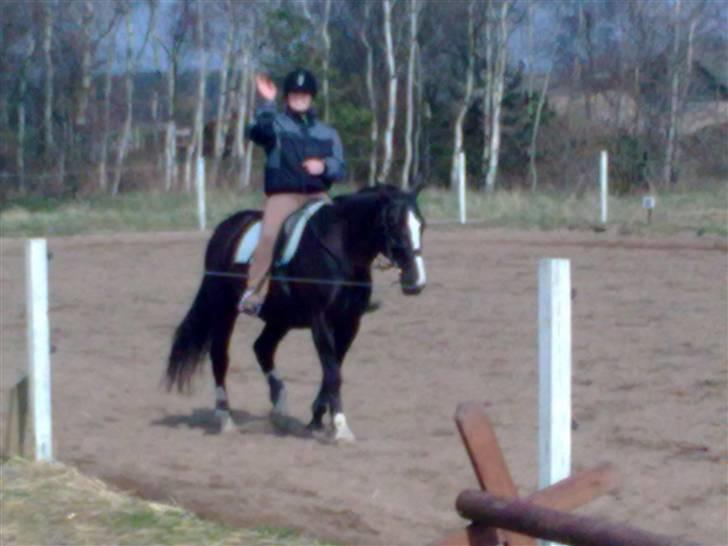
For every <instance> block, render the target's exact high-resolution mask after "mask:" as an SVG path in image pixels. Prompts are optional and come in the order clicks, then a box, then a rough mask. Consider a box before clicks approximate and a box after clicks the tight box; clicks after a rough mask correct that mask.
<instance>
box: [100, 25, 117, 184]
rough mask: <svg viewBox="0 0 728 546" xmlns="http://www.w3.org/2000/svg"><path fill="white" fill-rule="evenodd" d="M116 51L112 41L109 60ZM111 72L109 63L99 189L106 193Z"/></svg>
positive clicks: (107, 67) (106, 80) (106, 78)
mask: <svg viewBox="0 0 728 546" xmlns="http://www.w3.org/2000/svg"><path fill="white" fill-rule="evenodd" d="M115 51H116V40H114V39H112V40H111V43H110V45H109V52H108V57H107V58H108V59H111V58H112V56H113V54H114V52H115ZM111 71H112V66H111V62H109V63H108V64H107V66H106V73H105V74H104V98H103V101H104V113H103V131H104V132H103V135H102V136H101V151H100V157H99V189H100V190H101V191H103V192H106V188H107V187H108V185H109V183H108V169H107V168H106V162H107V159H108V155H109V132H110V131H111Z"/></svg>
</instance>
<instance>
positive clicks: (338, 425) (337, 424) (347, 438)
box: [334, 413, 356, 443]
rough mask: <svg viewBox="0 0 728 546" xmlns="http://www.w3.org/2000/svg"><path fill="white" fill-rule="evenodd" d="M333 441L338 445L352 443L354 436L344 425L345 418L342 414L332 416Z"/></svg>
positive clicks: (354, 439) (345, 424)
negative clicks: (339, 443)
mask: <svg viewBox="0 0 728 546" xmlns="http://www.w3.org/2000/svg"><path fill="white" fill-rule="evenodd" d="M334 440H335V441H336V442H337V443H338V442H341V443H353V442H355V441H356V436H354V433H353V432H352V431H351V429H350V428H349V425H348V424H347V423H346V417H345V416H344V414H343V413H337V414H336V415H335V416H334Z"/></svg>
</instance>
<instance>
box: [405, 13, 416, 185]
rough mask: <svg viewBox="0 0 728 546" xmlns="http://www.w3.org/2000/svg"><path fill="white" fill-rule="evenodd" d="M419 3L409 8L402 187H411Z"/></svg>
mask: <svg viewBox="0 0 728 546" xmlns="http://www.w3.org/2000/svg"><path fill="white" fill-rule="evenodd" d="M419 9H420V7H419V4H418V1H417V0H410V9H409V22H410V24H409V27H410V39H409V58H408V61H407V117H406V121H405V137H404V143H405V156H404V166H403V167H402V184H401V186H402V189H407V188H408V187H409V181H410V167H411V165H412V155H413V142H412V126H413V124H414V108H415V104H414V84H415V57H416V55H417V16H418V14H419Z"/></svg>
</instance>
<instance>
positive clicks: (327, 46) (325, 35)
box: [321, 0, 331, 123]
mask: <svg viewBox="0 0 728 546" xmlns="http://www.w3.org/2000/svg"><path fill="white" fill-rule="evenodd" d="M330 19H331V0H326V2H325V3H324V20H323V22H322V24H321V39H322V41H323V43H324V63H323V64H324V70H323V72H324V78H323V85H322V86H321V90H322V94H323V96H324V121H325V122H326V123H329V120H330V119H331V112H330V109H329V65H330V62H331V36H330V35H329V20H330Z"/></svg>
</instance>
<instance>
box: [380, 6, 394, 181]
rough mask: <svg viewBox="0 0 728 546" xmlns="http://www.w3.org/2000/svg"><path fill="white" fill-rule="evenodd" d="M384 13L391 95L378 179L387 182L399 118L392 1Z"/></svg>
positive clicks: (385, 7)
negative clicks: (396, 123)
mask: <svg viewBox="0 0 728 546" xmlns="http://www.w3.org/2000/svg"><path fill="white" fill-rule="evenodd" d="M382 8H383V13H384V41H385V45H386V49H385V53H386V56H387V76H388V79H389V86H388V89H389V93H388V102H387V125H386V127H385V130H384V159H383V160H382V167H381V169H380V170H379V176H378V179H379V181H380V182H386V181H387V179H388V178H389V171H390V170H391V168H392V152H393V147H392V141H393V139H394V124H395V121H396V118H397V67H396V65H395V59H394V44H393V41H392V0H383V3H382Z"/></svg>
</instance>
